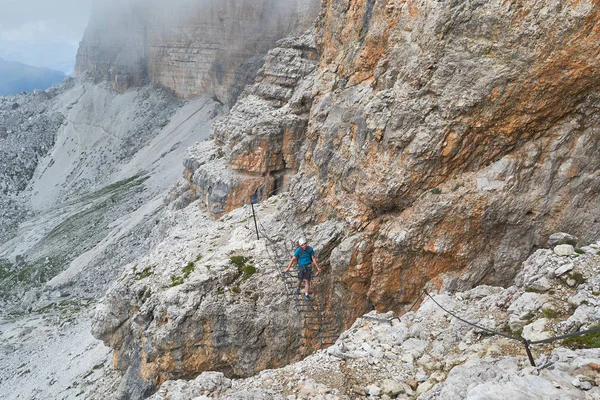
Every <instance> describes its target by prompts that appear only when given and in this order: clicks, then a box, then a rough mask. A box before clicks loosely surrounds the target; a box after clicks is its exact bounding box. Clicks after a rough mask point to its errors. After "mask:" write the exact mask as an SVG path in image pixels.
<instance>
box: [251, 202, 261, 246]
mask: <svg viewBox="0 0 600 400" xmlns="http://www.w3.org/2000/svg"><path fill="white" fill-rule="evenodd" d="M250 205H251V206H252V218H254V229H256V240H260V237H258V225H257V224H256V214H255V213H254V203H253V202H250Z"/></svg>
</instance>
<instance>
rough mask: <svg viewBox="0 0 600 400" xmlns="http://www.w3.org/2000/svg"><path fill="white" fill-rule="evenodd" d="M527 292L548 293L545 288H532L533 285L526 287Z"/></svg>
mask: <svg viewBox="0 0 600 400" xmlns="http://www.w3.org/2000/svg"><path fill="white" fill-rule="evenodd" d="M525 292H527V293H546V291H545V290H541V289H536V288H532V287H528V288H525Z"/></svg>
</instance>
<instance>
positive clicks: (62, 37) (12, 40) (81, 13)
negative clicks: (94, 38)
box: [0, 0, 92, 73]
mask: <svg viewBox="0 0 600 400" xmlns="http://www.w3.org/2000/svg"><path fill="white" fill-rule="evenodd" d="M91 2H92V0H0V9H1V12H0V57H1V58H4V59H6V60H11V61H19V62H23V63H25V64H30V65H34V66H37V67H48V68H53V69H59V68H60V70H63V72H66V73H71V72H72V69H73V66H74V63H75V54H76V53H77V47H78V44H79V41H80V40H81V38H82V36H83V31H84V30H85V27H86V26H87V23H88V20H89V15H90V9H91Z"/></svg>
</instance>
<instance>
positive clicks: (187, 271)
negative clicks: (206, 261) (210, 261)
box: [183, 261, 196, 278]
mask: <svg viewBox="0 0 600 400" xmlns="http://www.w3.org/2000/svg"><path fill="white" fill-rule="evenodd" d="M195 269H196V264H194V262H193V261H190V262H189V263H187V265H186V266H185V267H183V277H184V278H187V277H188V276H190V274H191V273H192V272H193V271H194V270H195Z"/></svg>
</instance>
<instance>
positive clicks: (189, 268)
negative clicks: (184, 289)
mask: <svg viewBox="0 0 600 400" xmlns="http://www.w3.org/2000/svg"><path fill="white" fill-rule="evenodd" d="M195 269H196V264H195V263H194V261H190V262H189V263H187V265H186V266H185V267H183V270H181V272H182V273H183V276H179V275H171V287H173V286H179V285H181V284H183V282H185V279H186V278H187V277H188V276H190V274H191V273H192V272H193V271H194V270H195Z"/></svg>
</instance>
